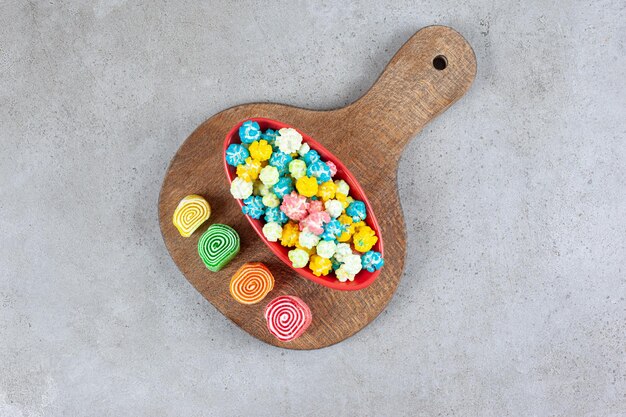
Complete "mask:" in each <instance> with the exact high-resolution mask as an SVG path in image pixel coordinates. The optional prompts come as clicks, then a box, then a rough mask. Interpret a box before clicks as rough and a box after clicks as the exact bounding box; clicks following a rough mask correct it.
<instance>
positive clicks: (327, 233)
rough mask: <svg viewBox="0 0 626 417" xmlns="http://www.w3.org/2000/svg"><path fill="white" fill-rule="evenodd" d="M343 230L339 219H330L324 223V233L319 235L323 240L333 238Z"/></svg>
mask: <svg viewBox="0 0 626 417" xmlns="http://www.w3.org/2000/svg"><path fill="white" fill-rule="evenodd" d="M343 231H344V226H343V225H342V224H341V223H339V220H337V219H332V220H331V221H329V222H328V223H326V224H325V225H324V233H322V235H321V236H320V237H321V238H322V239H324V240H335V239H337V238H338V237H339V236H341V234H342V233H343Z"/></svg>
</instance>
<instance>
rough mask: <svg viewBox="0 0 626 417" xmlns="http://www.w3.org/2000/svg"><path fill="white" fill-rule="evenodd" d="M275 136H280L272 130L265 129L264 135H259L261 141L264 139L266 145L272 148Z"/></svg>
mask: <svg viewBox="0 0 626 417" xmlns="http://www.w3.org/2000/svg"><path fill="white" fill-rule="evenodd" d="M276 136H280V134H279V133H278V132H277V131H275V130H273V129H267V130H266V131H265V133H261V139H265V140H266V141H267V143H269V144H270V145H272V146H273V145H274V141H275V140H276Z"/></svg>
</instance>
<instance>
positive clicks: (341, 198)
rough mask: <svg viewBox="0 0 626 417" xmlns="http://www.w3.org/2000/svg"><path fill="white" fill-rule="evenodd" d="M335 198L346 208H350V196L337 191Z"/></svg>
mask: <svg viewBox="0 0 626 417" xmlns="http://www.w3.org/2000/svg"><path fill="white" fill-rule="evenodd" d="M335 199H337V200H339V201H340V202H341V204H342V205H343V208H344V210H345V209H347V208H348V206H349V205H350V203H349V202H348V196H347V195H345V194H342V193H335Z"/></svg>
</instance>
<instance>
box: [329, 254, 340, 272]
mask: <svg viewBox="0 0 626 417" xmlns="http://www.w3.org/2000/svg"><path fill="white" fill-rule="evenodd" d="M330 262H332V266H331V268H332V269H333V271H336V270H338V269H339V267H340V266H341V262H339V261H338V260H337V259H335V257H334V256H333V257H332V258H330Z"/></svg>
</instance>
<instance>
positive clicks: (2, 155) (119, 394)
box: [0, 0, 626, 417]
mask: <svg viewBox="0 0 626 417" xmlns="http://www.w3.org/2000/svg"><path fill="white" fill-rule="evenodd" d="M0 10H1V13H0V74H1V76H0V125H1V126H2V129H1V130H0V143H1V144H2V151H1V152H0V232H1V233H0V416H3V417H4V416H10V417H14V416H15V417H19V416H116V417H118V416H220V417H224V416H250V415H253V416H279V415H290V416H329V415H333V416H411V417H415V416H429V417H430V416H567V417H572V416H598V417H607V416H625V415H626V351H625V346H626V301H625V297H626V244H625V238H626V186H625V185H626V162H625V161H626V158H625V157H626V142H625V140H626V128H625V124H624V121H625V120H626V98H625V97H626V94H625V93H626V91H625V86H626V83H625V81H624V80H625V79H626V70H625V69H626V58H625V55H626V54H625V41H626V24H625V22H626V8H625V6H624V3H623V2H615V1H597V2H591V3H584V2H577V1H562V2H545V1H524V2H522V1H512V0H507V1H502V2H492V1H469V2H461V3H459V2H456V1H450V0H439V1H422V2H414V1H406V0H398V1H393V2H387V3H386V4H384V3H383V2H380V1H373V0H367V1H360V2H339V1H336V2H333V1H326V2H309V1H291V2H273V1H263V2H262V1H239V2H218V1H210V2H196V1H163V0H157V1H151V2H131V1H124V0H115V1H102V0H100V1H93V2H84V1H64V0H50V1H17V0H8V1H5V2H3V3H2V5H0ZM431 24H445V25H449V26H452V27H454V28H456V29H457V30H458V31H460V32H461V33H462V34H463V35H464V36H465V37H466V38H467V39H468V40H469V42H470V43H471V44H472V45H473V47H474V49H475V52H476V55H477V59H478V75H477V78H476V81H475V84H474V86H473V88H472V89H471V91H470V92H469V93H468V94H467V95H466V96H465V97H464V98H463V99H462V100H461V101H460V102H458V103H457V104H456V105H454V106H453V107H452V108H451V109H450V110H449V111H448V112H446V113H445V114H443V115H442V116H441V117H440V118H438V119H437V120H435V121H434V122H433V123H432V124H430V125H428V126H427V127H426V129H425V130H424V131H423V132H422V133H421V134H420V135H419V136H418V137H416V138H415V139H414V140H413V141H412V142H411V144H410V145H409V146H408V147H407V149H406V151H405V153H404V156H403V160H402V163H401V166H400V169H399V184H398V186H399V188H400V194H401V197H402V203H403V208H404V214H405V219H406V223H407V227H408V237H409V241H408V245H409V247H408V253H409V255H408V259H407V263H406V271H405V276H404V277H403V279H402V282H401V284H400V286H399V288H398V291H397V294H396V296H395V297H394V298H393V300H392V301H391V303H390V304H389V306H388V307H387V309H386V310H385V312H384V313H383V314H382V315H381V316H380V317H379V318H378V319H376V320H375V321H374V322H373V323H372V324H371V325H370V326H368V327H367V328H365V329H364V330H363V331H362V332H360V333H358V334H357V335H356V336H355V337H353V338H351V339H348V340H346V341H344V342H343V343H341V344H338V345H336V346H333V347H330V348H327V349H323V350H319V351H311V352H292V351H286V350H281V349H277V348H274V347H271V346H267V345H265V344H263V343H261V342H259V341H257V340H256V339H253V338H252V337H250V336H248V335H247V334H246V333H244V332H243V331H241V330H239V329H238V328H237V327H236V326H234V325H233V324H231V323H230V322H229V321H228V320H227V319H226V318H224V317H223V316H222V315H221V314H219V313H218V312H217V311H216V310H215V309H214V308H213V307H212V306H211V305H210V304H209V303H207V302H205V300H204V299H203V298H202V297H201V296H200V295H199V294H198V293H196V291H195V290H194V289H193V288H192V287H191V286H190V285H189V284H188V283H187V281H186V280H185V279H184V278H183V276H182V275H181V274H180V272H179V271H178V270H177V268H176V266H175V265H174V263H173V262H172V260H171V259H170V258H169V256H168V254H167V251H166V249H165V246H164V244H163V241H162V239H161V235H160V232H159V227H158V223H157V208H156V207H157V198H158V193H159V189H160V185H161V180H162V178H163V175H164V173H165V170H166V168H167V165H168V162H169V160H170V158H171V157H172V156H173V154H174V152H175V151H176V149H177V148H178V146H179V145H180V144H181V143H182V141H183V140H184V139H185V138H186V137H187V136H188V135H189V133H190V132H191V131H192V130H193V129H194V128H195V127H196V126H197V125H198V124H200V123H201V122H202V121H203V120H205V119H206V118H208V117H209V116H211V115H212V114H214V113H216V112H218V111H220V110H221V109H224V108H226V107H229V106H232V105H236V104H240V103H245V102H250V101H272V102H282V103H287V104H291V105H296V106H304V107H310V108H320V109H326V108H334V107H338V106H343V105H345V104H347V103H349V102H351V101H353V100H355V99H357V98H358V97H359V96H360V95H361V94H362V93H363V92H364V91H366V90H367V89H368V88H369V86H370V85H371V84H372V83H373V82H374V81H375V80H376V78H377V76H378V75H379V73H380V72H381V70H382V69H383V68H384V66H385V65H386V63H387V61H388V60H389V59H390V58H391V57H392V56H393V54H394V53H395V51H396V50H397V49H398V48H399V47H400V46H401V45H402V44H403V42H404V41H405V40H406V39H408V37H409V36H410V35H411V34H413V33H414V32H415V31H416V30H418V29H420V28H421V27H423V26H427V25H431ZM390 186H391V185H390Z"/></svg>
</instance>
